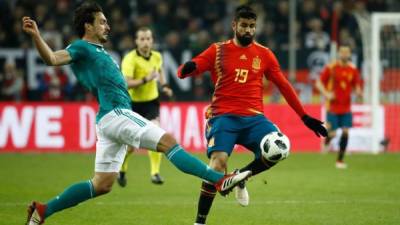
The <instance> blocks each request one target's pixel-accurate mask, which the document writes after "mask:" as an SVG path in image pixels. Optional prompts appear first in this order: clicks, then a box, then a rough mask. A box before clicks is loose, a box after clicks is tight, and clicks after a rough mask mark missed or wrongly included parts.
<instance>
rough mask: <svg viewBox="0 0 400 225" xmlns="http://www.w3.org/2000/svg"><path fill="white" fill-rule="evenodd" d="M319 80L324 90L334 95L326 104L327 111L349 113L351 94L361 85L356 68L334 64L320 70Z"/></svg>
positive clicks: (350, 65) (351, 65) (349, 65)
mask: <svg viewBox="0 0 400 225" xmlns="http://www.w3.org/2000/svg"><path fill="white" fill-rule="evenodd" d="M320 79H321V81H322V83H323V84H324V86H325V88H326V89H327V90H328V91H331V92H333V94H334V98H333V99H332V100H330V101H329V102H327V110H328V111H329V112H332V113H337V114H344V113H348V112H350V106H351V92H352V91H353V88H355V87H356V86H357V85H360V84H361V80H360V74H359V72H358V70H357V68H356V67H355V66H354V65H353V64H347V65H344V64H340V63H338V62H335V63H332V64H329V65H327V66H326V67H325V68H324V69H323V70H322V73H321V77H320Z"/></svg>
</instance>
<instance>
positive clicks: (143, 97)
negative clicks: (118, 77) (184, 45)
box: [118, 27, 173, 187]
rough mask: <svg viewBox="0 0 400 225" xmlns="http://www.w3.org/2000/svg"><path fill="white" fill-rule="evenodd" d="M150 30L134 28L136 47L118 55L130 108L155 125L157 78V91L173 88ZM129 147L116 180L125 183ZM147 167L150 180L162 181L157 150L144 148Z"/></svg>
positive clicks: (171, 93) (157, 107)
mask: <svg viewBox="0 0 400 225" xmlns="http://www.w3.org/2000/svg"><path fill="white" fill-rule="evenodd" d="M153 41H154V39H153V34H152V31H151V30H150V29H149V28H147V27H142V28H139V29H138V30H137V31H136V40H135V42H136V49H133V50H131V51H130V52H128V54H126V55H125V56H124V58H123V59H122V65H121V70H122V73H123V74H124V76H125V79H126V81H127V84H128V92H129V95H130V97H131V99H132V110H133V111H134V112H136V113H138V114H140V115H142V116H143V117H145V118H146V119H148V120H151V121H152V122H153V123H155V124H157V125H159V123H160V122H159V120H160V118H159V115H160V100H159V91H158V84H157V80H158V81H159V83H160V85H161V91H162V92H163V93H164V94H165V95H166V96H168V97H172V95H173V92H172V90H171V88H170V87H169V86H168V84H167V83H166V80H165V76H164V74H163V71H162V63H163V60H162V56H161V53H160V52H158V51H154V50H153V49H152V48H153ZM150 150H152V149H150ZM132 152H133V148H132V147H128V152H127V154H126V156H125V160H124V163H123V164H122V167H121V170H120V172H119V176H118V184H119V185H120V186H121V187H125V186H126V184H127V179H126V172H127V170H128V157H129V156H130V155H131V154H132ZM148 154H149V158H150V167H151V171H150V174H151V182H153V183H154V184H163V183H164V180H163V178H162V177H161V176H160V164H161V157H162V155H161V153H158V152H156V151H155V150H154V151H148Z"/></svg>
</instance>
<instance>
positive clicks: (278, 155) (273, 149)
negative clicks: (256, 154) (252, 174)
mask: <svg viewBox="0 0 400 225" xmlns="http://www.w3.org/2000/svg"><path fill="white" fill-rule="evenodd" d="M260 148H261V154H262V156H263V157H264V159H266V160H268V161H271V162H278V161H281V160H284V159H286V158H287V157H288V156H289V150H290V141H289V138H288V137H287V136H286V135H284V134H282V133H281V132H276V131H275V132H271V133H269V134H267V135H265V137H264V138H263V139H262V140H261V142H260Z"/></svg>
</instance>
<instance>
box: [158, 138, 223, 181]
mask: <svg viewBox="0 0 400 225" xmlns="http://www.w3.org/2000/svg"><path fill="white" fill-rule="evenodd" d="M165 155H166V156H167V158H168V160H169V161H171V162H172V164H174V165H175V166H176V167H177V168H178V169H179V170H181V171H182V172H184V173H188V174H191V175H194V176H197V177H200V178H202V179H204V180H207V181H210V182H212V183H217V181H219V180H220V179H221V178H223V177H224V174H223V173H220V172H217V171H215V170H213V169H211V168H210V167H209V166H207V165H206V164H205V163H203V162H202V161H200V160H199V159H197V158H195V157H193V156H192V155H190V154H189V153H187V152H186V151H185V150H183V148H182V147H181V146H180V145H175V146H174V147H172V148H171V149H170V150H169V151H168V152H166V153H165Z"/></svg>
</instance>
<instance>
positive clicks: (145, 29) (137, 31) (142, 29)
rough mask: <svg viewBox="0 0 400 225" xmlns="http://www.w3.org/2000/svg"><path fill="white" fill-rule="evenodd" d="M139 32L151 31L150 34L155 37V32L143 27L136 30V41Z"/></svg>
mask: <svg viewBox="0 0 400 225" xmlns="http://www.w3.org/2000/svg"><path fill="white" fill-rule="evenodd" d="M139 31H150V32H151V35H152V36H153V31H152V30H151V29H150V27H146V26H143V27H139V28H138V29H137V30H136V32H135V39H136V38H137V37H138V34H139Z"/></svg>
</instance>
